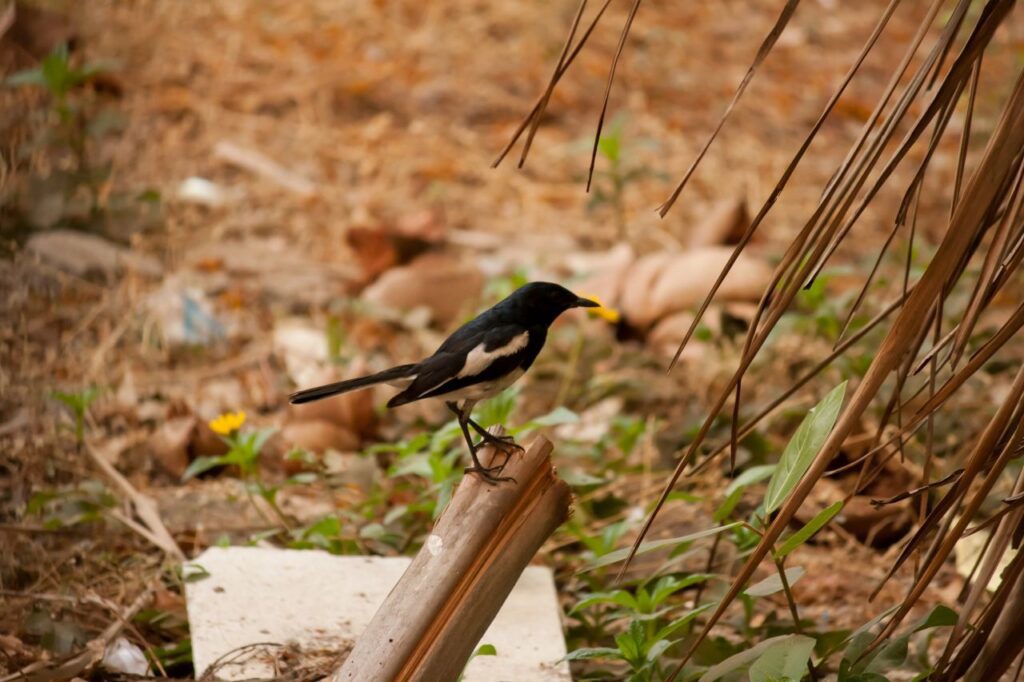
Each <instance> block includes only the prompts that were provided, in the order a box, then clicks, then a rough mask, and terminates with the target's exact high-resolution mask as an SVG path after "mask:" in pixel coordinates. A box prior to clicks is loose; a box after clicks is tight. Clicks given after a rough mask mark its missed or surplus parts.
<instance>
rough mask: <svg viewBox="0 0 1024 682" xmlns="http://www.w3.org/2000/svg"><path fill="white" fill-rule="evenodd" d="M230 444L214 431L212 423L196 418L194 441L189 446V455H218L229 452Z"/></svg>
mask: <svg viewBox="0 0 1024 682" xmlns="http://www.w3.org/2000/svg"><path fill="white" fill-rule="evenodd" d="M227 451H228V444H227V443H225V442H224V441H223V440H222V439H221V437H220V436H219V435H217V434H216V433H214V431H213V429H211V428H210V425H209V424H207V423H206V422H204V421H200V420H196V427H195V429H193V430H192V443H191V447H190V448H189V455H190V456H191V457H192V458H193V459H194V458H196V457H218V456H220V455H224V454H227Z"/></svg>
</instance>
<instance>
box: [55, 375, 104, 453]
mask: <svg viewBox="0 0 1024 682" xmlns="http://www.w3.org/2000/svg"><path fill="white" fill-rule="evenodd" d="M51 395H52V396H53V397H54V398H56V399H57V400H59V401H60V402H62V403H63V404H64V405H65V406H66V407H67V408H68V409H69V410H71V416H72V418H73V419H74V421H75V423H74V426H73V429H74V434H75V443H77V444H78V445H79V446H80V445H81V444H82V443H83V442H84V440H85V417H86V414H87V413H88V411H89V406H90V405H92V403H93V401H95V400H96V398H98V397H99V395H100V389H98V388H96V387H93V386H90V387H88V388H83V389H82V390H80V391H77V392H74V393H65V392H64V391H54V392H53V393H52V394H51Z"/></svg>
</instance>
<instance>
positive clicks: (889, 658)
mask: <svg viewBox="0 0 1024 682" xmlns="http://www.w3.org/2000/svg"><path fill="white" fill-rule="evenodd" d="M956 621H957V616H956V612H955V611H953V610H952V609H951V608H949V607H948V606H943V605H941V604H940V605H938V606H936V607H934V608H933V609H932V610H931V611H929V612H928V614H927V615H925V616H924V617H923V618H921V619H920V620H918V621H917V622H916V623H914V624H913V625H911V626H910V627H909V628H908V629H907V631H906V632H904V633H903V634H902V635H900V636H899V637H893V638H892V639H890V640H889V642H888V643H886V644H885V645H884V646H882V647H881V648H879V649H878V650H877V651H876V652H875V654H874V655H872V656H871V657H870V661H869V662H868V664H867V666H866V667H864V668H863V671H864V672H867V673H879V674H881V675H884V674H885V673H887V672H889V671H891V670H894V669H895V668H898V667H900V666H902V665H903V664H904V663H905V662H906V660H907V651H908V647H909V644H910V636H911V635H913V634H914V633H915V632H921V631H922V630H930V629H931V628H937V627H944V626H952V625H956ZM854 667H855V668H859V667H860V666H859V665H857V664H854Z"/></svg>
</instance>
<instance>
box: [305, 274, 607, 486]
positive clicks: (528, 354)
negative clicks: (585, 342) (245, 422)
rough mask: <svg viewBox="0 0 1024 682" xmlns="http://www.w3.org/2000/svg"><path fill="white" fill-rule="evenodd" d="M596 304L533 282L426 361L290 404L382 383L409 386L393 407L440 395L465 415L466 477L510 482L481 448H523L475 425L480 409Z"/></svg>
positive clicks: (313, 391) (314, 391)
mask: <svg viewBox="0 0 1024 682" xmlns="http://www.w3.org/2000/svg"><path fill="white" fill-rule="evenodd" d="M597 307H600V304H599V303H597V302H596V301H591V300H589V299H586V298H580V297H579V296H577V295H576V294H574V293H572V292H571V291H569V290H568V289H566V288H565V287H562V286H559V285H558V284H552V283H550V282H530V283H529V284H526V285H523V286H522V287H520V288H519V289H516V290H515V291H514V292H512V294H510V295H509V296H508V297H507V298H505V299H504V300H503V301H501V302H500V303H498V304H497V305H495V306H494V307H492V308H489V309H487V310H485V311H484V312H482V313H480V314H479V315H477V316H476V317H475V318H473V319H472V320H470V321H469V322H467V323H466V324H464V325H462V326H461V327H459V328H458V329H457V330H455V332H454V333H453V334H452V335H451V336H449V337H448V338H447V339H445V341H444V343H442V344H441V346H440V347H439V348H438V349H437V350H436V351H435V352H434V354H433V355H431V356H430V357H428V358H426V359H425V360H421V361H420V362H417V363H414V364H410V365H399V366H397V367H392V368H391V369H386V370H384V371H383V372H377V373H376V374H371V375H369V376H365V377H358V378H356V379H348V380H346V381H339V382H337V383H333V384H327V385H325V386H318V387H316V388H309V389H306V390H304V391H298V392H297V393H293V394H292V395H291V396H290V400H291V402H292V403H293V404H300V403H308V402H312V401H314V400H321V399H322V398H329V397H330V396H333V395H338V394H339V393H347V392H348V391H354V390H356V389H359V388H365V387H367V386H373V385H374V384H382V383H386V384H390V385H392V386H397V387H400V388H402V389H404V390H403V391H402V392H401V393H399V394H398V395H396V396H395V397H393V398H392V399H391V400H389V401H388V407H398V406H399V405H405V404H406V403H411V402H414V401H416V400H423V399H424V398H440V399H442V400H444V401H445V404H446V405H447V406H448V409H449V410H451V411H452V412H453V413H454V414H455V416H456V417H457V418H458V420H459V426H460V427H462V435H463V436H465V438H466V445H467V446H468V447H469V454H470V457H472V458H473V466H472V467H469V468H467V469H466V473H477V474H479V475H480V476H481V478H483V479H484V480H486V481H487V482H489V483H497V482H498V481H505V480H511V479H510V478H509V477H504V478H501V477H499V476H496V475H495V474H496V473H497V474H500V473H501V470H502V469H503V468H504V466H505V465H504V464H501V465H500V466H494V467H490V468H487V467H484V466H483V465H481V464H480V460H479V459H477V456H476V451H477V449H478V448H479V447H480V446H481V445H483V444H484V443H490V444H492V445H494V446H495V447H497V448H499V449H500V450H502V451H503V452H504V453H505V454H506V462H507V461H508V455H511V453H512V451H513V449H519V450H521V449H522V448H521V447H520V446H518V445H515V444H514V443H513V440H512V437H511V436H503V437H500V438H499V437H497V436H493V435H491V434H490V433H488V432H487V431H486V430H485V429H484V428H483V427H482V426H480V425H479V424H477V423H476V422H475V421H473V420H472V418H471V412H472V410H473V406H474V405H476V403H477V402H479V401H481V400H486V399H487V398H490V397H492V396H495V395H497V394H498V393H500V392H501V391H503V390H504V389H505V388H507V387H508V386H510V385H511V384H512V383H513V382H515V381H516V380H517V379H518V378H519V377H521V376H522V375H523V373H524V372H526V370H527V369H529V368H530V365H532V364H533V361H534V360H535V359H536V358H537V354H538V353H540V350H541V348H543V347H544V341H545V340H546V338H547V333H548V327H549V326H551V323H552V322H554V321H555V319H556V318H557V317H558V316H559V315H561V314H562V313H564V312H565V311H566V310H569V309H570V308H597ZM467 427H472V428H473V430H474V431H476V432H477V433H478V434H479V435H480V437H481V439H482V440H481V441H480V443H478V444H475V445H474V443H473V439H472V438H471V437H470V435H469V429H468V428H467Z"/></svg>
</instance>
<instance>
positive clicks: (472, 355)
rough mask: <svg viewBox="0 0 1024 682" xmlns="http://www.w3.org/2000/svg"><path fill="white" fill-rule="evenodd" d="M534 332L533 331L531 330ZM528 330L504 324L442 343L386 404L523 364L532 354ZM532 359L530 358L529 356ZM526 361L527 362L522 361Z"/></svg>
mask: <svg viewBox="0 0 1024 682" xmlns="http://www.w3.org/2000/svg"><path fill="white" fill-rule="evenodd" d="M534 333H536V332H534ZM530 334H531V332H530V331H529V330H528V329H526V328H525V327H522V326H520V325H513V324H506V325H501V326H498V327H494V328H492V329H488V330H486V331H484V332H482V333H478V334H473V335H468V334H467V335H466V336H465V337H464V338H463V339H460V340H459V342H458V343H449V342H450V341H451V339H449V340H448V341H446V342H445V346H447V348H445V346H442V349H444V350H442V349H438V352H437V353H435V354H434V355H432V356H430V357H429V358H427V359H426V360H424V361H423V362H421V363H420V365H419V368H418V372H417V374H416V379H415V381H413V382H412V383H411V384H409V386H408V387H407V388H406V389H405V390H404V391H402V392H401V393H399V394H398V395H396V396H395V397H394V398H392V399H391V400H390V401H389V402H388V407H396V406H398V405H404V404H406V403H410V402H413V401H414V400H420V399H421V398H431V397H434V396H438V395H443V394H445V393H450V392H451V391H456V390H458V389H460V388H465V387H466V386H472V385H473V384H476V383H479V382H481V381H491V380H493V379H497V378H500V377H502V376H505V375H506V374H508V373H509V372H513V371H515V370H516V369H518V368H520V367H523V365H524V361H525V360H527V358H528V357H529V356H530V354H531V352H532V354H533V355H535V354H536V351H533V349H532V346H533V345H536V344H531V343H530V341H531V338H530ZM529 359H530V360H532V358H529ZM526 364H528V363H526Z"/></svg>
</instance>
